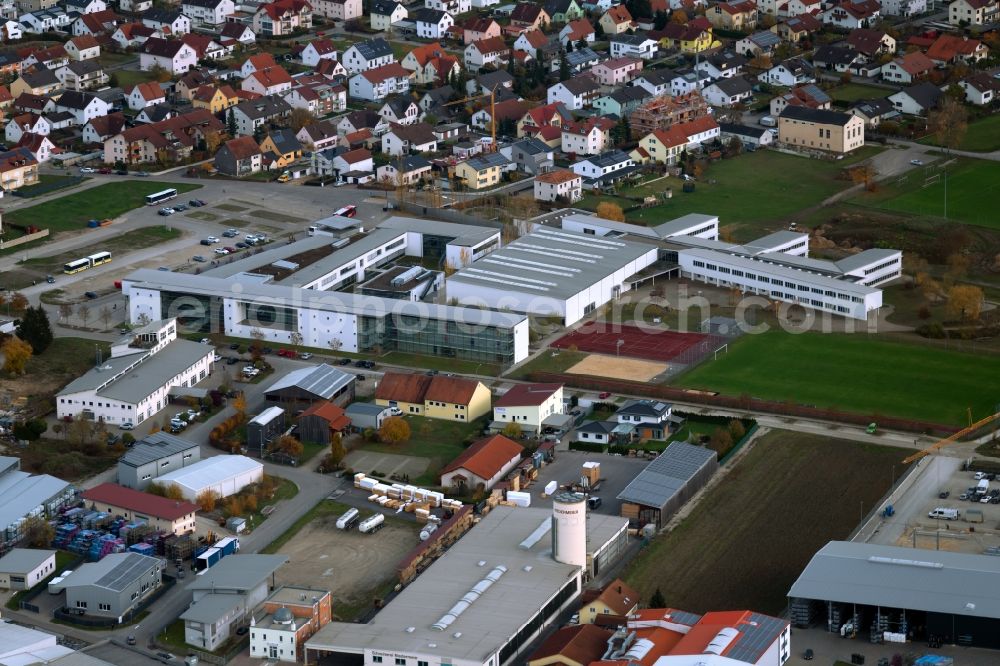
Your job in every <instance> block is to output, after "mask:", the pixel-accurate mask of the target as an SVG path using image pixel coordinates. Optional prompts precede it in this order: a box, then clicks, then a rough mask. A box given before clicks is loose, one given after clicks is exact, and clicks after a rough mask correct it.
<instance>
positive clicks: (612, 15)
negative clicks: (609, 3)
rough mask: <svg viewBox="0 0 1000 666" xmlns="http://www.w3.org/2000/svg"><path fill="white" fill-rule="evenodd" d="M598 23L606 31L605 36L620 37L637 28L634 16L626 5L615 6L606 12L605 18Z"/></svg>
mask: <svg viewBox="0 0 1000 666" xmlns="http://www.w3.org/2000/svg"><path fill="white" fill-rule="evenodd" d="M598 23H600V24H601V27H602V28H603V29H604V34H605V35H620V34H622V33H623V32H628V31H629V30H630V29H632V28H634V27H635V26H636V23H635V21H634V20H632V14H630V13H629V11H628V9H626V8H625V5H615V6H614V7H612V8H611V9H609V10H608V11H606V12H604V16H602V17H601V18H600V20H598Z"/></svg>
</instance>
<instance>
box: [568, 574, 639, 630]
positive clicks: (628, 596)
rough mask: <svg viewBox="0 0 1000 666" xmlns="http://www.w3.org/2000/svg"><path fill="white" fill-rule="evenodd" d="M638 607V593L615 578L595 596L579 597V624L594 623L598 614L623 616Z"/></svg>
mask: <svg viewBox="0 0 1000 666" xmlns="http://www.w3.org/2000/svg"><path fill="white" fill-rule="evenodd" d="M638 609H639V593H638V592H636V591H635V590H633V589H632V588H631V587H629V586H628V585H626V584H625V583H623V582H622V581H621V580H619V579H617V578H616V579H615V580H613V581H611V583H609V584H608V586H607V587H605V588H604V589H603V590H601V592H600V594H598V595H597V596H596V597H594V598H591V599H589V600H588V599H587V597H586V596H584V597H581V599H580V624H594V622H596V621H597V617H598V616H599V615H612V616H615V617H625V616H627V615H629V614H631V613H634V612H635V611H637V610H638Z"/></svg>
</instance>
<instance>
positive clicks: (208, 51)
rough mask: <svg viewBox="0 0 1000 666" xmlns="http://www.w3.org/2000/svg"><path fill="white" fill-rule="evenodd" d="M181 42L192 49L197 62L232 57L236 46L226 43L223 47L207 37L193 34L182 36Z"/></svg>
mask: <svg viewBox="0 0 1000 666" xmlns="http://www.w3.org/2000/svg"><path fill="white" fill-rule="evenodd" d="M181 41H182V42H184V43H185V44H187V45H188V46H190V47H191V48H192V49H194V53H195V55H196V56H198V59H199V60H223V59H225V58H228V57H229V56H231V55H232V53H233V49H234V48H235V46H236V45H235V44H234V43H232V42H227V43H226V45H225V46H223V45H222V44H220V43H219V42H217V41H215V40H214V39H212V38H211V37H209V36H208V35H202V34H194V33H192V34H187V35H184V36H183V37H181Z"/></svg>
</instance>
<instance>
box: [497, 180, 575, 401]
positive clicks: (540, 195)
mask: <svg viewBox="0 0 1000 666" xmlns="http://www.w3.org/2000/svg"><path fill="white" fill-rule="evenodd" d="M582 198H583V177H582V176H579V175H577V174H575V173H573V172H572V171H570V170H569V169H556V170H554V171H547V172H546V173H541V174H538V175H537V176H535V201H549V202H552V203H556V202H559V203H564V204H573V203H576V202H577V201H579V200H580V199H582ZM493 414H494V416H493V418H494V419H495V420H500V417H499V416H497V406H496V405H494V408H493Z"/></svg>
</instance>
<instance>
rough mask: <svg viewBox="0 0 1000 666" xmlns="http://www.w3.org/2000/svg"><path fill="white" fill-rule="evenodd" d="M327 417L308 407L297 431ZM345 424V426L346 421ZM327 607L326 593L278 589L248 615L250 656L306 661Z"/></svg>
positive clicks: (329, 614)
mask: <svg viewBox="0 0 1000 666" xmlns="http://www.w3.org/2000/svg"><path fill="white" fill-rule="evenodd" d="M337 409H340V408H339V407H338V408H337ZM307 414H308V416H307ZM327 418H328V417H327V416H326V415H321V414H319V413H316V412H314V411H313V408H312V407H311V408H310V409H307V410H306V413H304V414H303V415H302V417H300V418H299V424H300V425H299V428H300V430H302V424H303V423H305V424H306V428H307V429H308V431H309V432H319V430H317V429H313V428H311V427H310V426H309V423H310V422H311V421H313V420H316V421H319V420H325V419H327ZM343 418H347V417H343ZM347 421H348V423H349V422H350V419H347ZM320 427H322V425H320ZM310 441H319V440H310ZM324 443H325V442H324ZM331 608H332V602H331V595H330V592H329V591H328V590H317V589H313V588H305V587H280V588H278V589H277V590H275V591H274V592H273V593H271V595H270V596H269V597H268V598H267V600H266V601H264V605H263V607H262V608H261V609H260V610H259V611H254V612H252V613H251V619H250V629H251V631H250V635H251V639H250V656H251V657H254V658H259V659H266V660H269V661H274V660H278V661H285V662H293V663H294V662H296V661H303V659H304V658H306V654H305V652H306V650H305V645H306V641H307V640H309V638H310V637H311V636H312V635H313V634H315V633H316V632H317V631H319V630H320V629H322V628H323V627H324V626H326V625H327V624H328V623H329V622H330V621H331V620H332V617H333V614H332V611H331Z"/></svg>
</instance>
